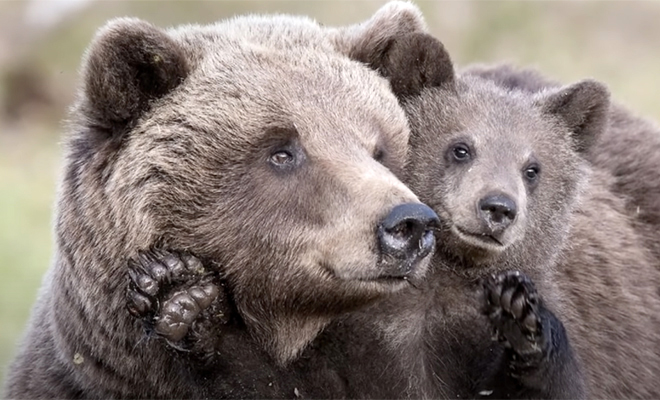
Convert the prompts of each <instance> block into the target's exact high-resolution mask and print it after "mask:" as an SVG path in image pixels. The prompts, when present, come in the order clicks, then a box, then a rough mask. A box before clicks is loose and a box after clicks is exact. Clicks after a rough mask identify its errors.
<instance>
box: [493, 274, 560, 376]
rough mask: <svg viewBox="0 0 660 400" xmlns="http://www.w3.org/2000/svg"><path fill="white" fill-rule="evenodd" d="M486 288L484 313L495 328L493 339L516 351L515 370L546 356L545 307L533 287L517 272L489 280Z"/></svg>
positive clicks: (525, 277) (513, 355)
mask: <svg viewBox="0 0 660 400" xmlns="http://www.w3.org/2000/svg"><path fill="white" fill-rule="evenodd" d="M483 286H484V291H483V295H484V296H483V297H484V298H483V306H484V313H485V314H486V315H487V316H488V318H489V319H490V322H491V324H492V326H493V329H494V333H495V335H494V339H496V340H498V341H500V342H503V343H504V345H505V346H506V347H507V348H509V349H511V350H512V351H513V354H512V364H514V366H518V367H526V366H531V364H533V363H535V362H537V361H538V360H539V359H540V358H541V357H542V356H543V355H544V353H545V352H546V347H547V343H548V338H546V337H545V336H546V335H545V334H544V329H543V326H542V319H541V309H542V307H543V305H542V304H541V299H540V297H539V294H538V293H537V291H536V288H535V287H534V283H533V282H532V281H531V280H530V279H529V278H528V277H527V276H525V275H524V274H522V273H520V272H518V271H508V272H504V273H501V274H498V275H492V276H490V277H489V278H487V279H485V280H484V283H483ZM514 369H515V368H514Z"/></svg>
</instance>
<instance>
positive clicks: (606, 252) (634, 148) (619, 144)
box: [464, 65, 660, 398]
mask: <svg viewBox="0 0 660 400" xmlns="http://www.w3.org/2000/svg"><path fill="white" fill-rule="evenodd" d="M464 73H465V74H468V75H476V76H480V77H482V78H484V79H487V80H490V81H493V82H495V83H496V84H498V85H500V86H502V87H504V88H506V89H508V90H516V91H527V92H530V93H534V92H539V91H542V90H545V89H547V88H552V87H557V86H559V83H557V82H556V81H553V80H551V79H550V78H548V77H545V76H543V75H542V74H541V73H539V72H538V71H536V70H532V69H517V68H515V67H513V66H510V65H496V66H483V65H475V66H470V67H468V68H466V69H465V71H464ZM608 117H609V119H608V124H607V126H606V129H605V130H604V132H603V133H602V134H601V135H600V138H599V140H597V141H596V143H595V145H594V146H593V148H592V149H591V151H590V152H589V154H588V158H589V160H590V161H591V162H592V164H593V166H594V168H595V169H596V172H595V175H596V176H595V177H594V178H593V182H594V183H593V184H592V185H591V186H590V190H588V191H587V193H586V197H587V198H586V199H585V204H595V205H597V207H595V206H592V207H590V208H589V207H585V206H583V207H581V208H580V211H579V212H578V213H577V219H578V223H576V224H575V225H576V227H575V228H574V233H573V234H572V238H573V239H572V246H571V248H570V251H569V252H568V253H567V254H566V255H565V256H564V260H565V261H564V262H563V263H562V264H560V270H559V276H558V278H557V279H558V282H560V284H561V287H562V289H563V290H562V292H563V291H565V292H566V293H567V294H566V295H565V299H567V300H568V305H569V309H570V310H572V311H571V312H570V313H568V314H567V315H569V316H570V318H571V319H572V321H571V320H569V321H568V322H567V324H568V326H569V330H572V331H574V332H576V337H577V338H583V339H579V340H578V339H577V338H576V347H578V349H579V352H580V354H581V355H582V358H583V359H584V361H585V365H586V366H587V370H588V373H589V375H590V381H591V388H592V394H593V395H594V397H596V398H630V397H634V398H657V397H658V396H660V389H659V388H658V385H657V376H659V375H658V374H660V350H658V349H660V334H659V333H658V330H657V326H658V320H659V316H660V307H659V305H658V302H659V300H658V299H659V298H660V248H659V247H658V246H660V242H659V241H658V229H660V129H658V127H657V124H654V123H652V122H651V121H648V120H644V119H642V118H639V117H637V116H635V115H633V114H632V113H631V112H630V111H628V110H626V109H625V108H624V107H622V106H620V105H618V104H612V105H611V107H610V108H609V111H608ZM651 266H655V268H656V270H653V268H652V267H651ZM640 349H649V350H648V351H646V350H644V351H641V350H640Z"/></svg>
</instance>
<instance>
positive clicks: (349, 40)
mask: <svg viewBox="0 0 660 400" xmlns="http://www.w3.org/2000/svg"><path fill="white" fill-rule="evenodd" d="M427 31H428V29H427V28H426V22H425V21H424V17H423V16H422V12H421V11H420V10H419V8H417V7H416V6H415V5H413V4H411V3H408V2H404V1H392V2H389V3H387V4H385V5H384V6H382V7H381V8H380V9H378V11H376V13H375V14H374V15H373V16H372V17H371V18H369V19H368V20H367V21H365V22H363V23H361V24H357V25H353V26H349V27H346V28H343V29H341V30H340V34H339V38H338V42H339V47H340V51H342V52H344V53H345V54H347V55H348V56H349V57H350V58H353V59H356V60H361V61H364V60H369V59H371V58H372V56H371V55H372V54H379V53H382V52H383V51H385V48H386V47H388V46H389V43H390V42H391V41H392V39H394V38H396V37H400V36H402V35H407V34H409V33H414V32H427Z"/></svg>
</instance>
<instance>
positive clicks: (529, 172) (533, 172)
mask: <svg viewBox="0 0 660 400" xmlns="http://www.w3.org/2000/svg"><path fill="white" fill-rule="evenodd" d="M540 172H541V169H540V168H539V166H538V165H530V166H528V167H527V168H525V171H524V172H523V175H525V179H527V180H528V181H529V182H530V183H533V182H536V180H537V179H538V177H539V173H540Z"/></svg>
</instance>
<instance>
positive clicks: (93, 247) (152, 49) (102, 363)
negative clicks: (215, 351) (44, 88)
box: [5, 4, 428, 398]
mask: <svg viewBox="0 0 660 400" xmlns="http://www.w3.org/2000/svg"><path fill="white" fill-rule="evenodd" d="M397 7H399V8H400V9H402V10H403V11H402V12H401V15H403V16H405V15H407V11H406V10H408V9H411V7H410V6H408V5H406V4H399V5H398V6H396V5H395V7H391V9H392V10H393V11H396V8H397ZM337 32H338V31H337V30H335V29H325V28H321V27H319V26H318V25H317V24H316V23H314V22H312V21H310V20H307V19H304V18H294V17H285V16H274V17H256V16H254V17H243V18H236V19H233V20H229V21H226V22H221V23H218V24H215V25H210V26H185V27H181V28H178V29H173V30H167V31H166V30H162V29H159V28H156V27H154V26H152V25H150V24H148V23H146V22H143V21H140V20H136V19H117V20H114V21H111V22H109V23H108V24H107V25H106V26H105V27H104V28H102V29H101V30H100V31H99V32H98V34H97V36H96V38H95V39H94V40H93V42H92V44H91V46H90V47H89V50H88V51H87V53H86V55H85V59H84V61H83V68H82V84H81V88H80V91H79V95H78V100H77V103H76V105H75V107H74V109H73V112H72V124H71V127H70V135H69V137H68V138H67V141H66V143H67V148H68V152H67V155H66V162H65V173H64V176H63V179H62V182H61V185H60V190H59V200H58V210H57V214H56V218H55V233H56V238H57V249H56V253H55V257H54V262H53V265H52V267H51V269H50V270H49V272H48V274H47V275H46V278H45V280H44V283H43V287H42V289H41V292H40V295H39V299H38V301H37V303H36V305H35V307H34V310H33V314H32V319H31V322H30V325H29V327H28V331H27V334H26V337H25V339H24V342H23V345H22V347H21V349H20V351H19V353H18V356H17V358H16V360H15V361H14V363H13V364H12V366H11V367H10V372H9V377H8V381H7V385H6V389H5V390H6V392H5V396H7V397H10V398H46V397H48V398H54V397H56V398H98V397H106V398H107V397H123V398H138V397H149V398H186V397H227V396H231V397H255V396H258V397H264V396H287V397H291V396H293V395H294V394H300V393H301V392H302V390H303V389H299V388H298V386H297V383H296V382H297V381H298V378H299V375H300V374H301V373H300V372H299V371H307V369H303V368H301V369H295V368H293V367H292V368H291V369H289V370H284V369H283V367H282V365H284V364H287V363H290V362H291V360H292V359H294V358H295V357H296V356H298V355H299V354H300V352H301V351H302V350H303V349H304V348H305V347H306V346H307V344H308V343H309V342H310V341H311V340H312V339H314V338H315V337H316V336H317V335H318V333H319V332H320V331H321V330H322V329H323V327H325V326H326V325H328V324H329V323H331V322H332V321H334V320H336V319H338V318H341V317H342V316H343V315H345V314H346V313H347V312H349V311H351V310H355V309H358V308H360V307H366V306H368V305H369V304H371V303H373V302H374V301H376V300H377V299H379V298H381V297H383V296H385V295H390V294H393V293H396V292H397V291H400V290H402V289H404V288H407V287H408V286H409V285H408V282H409V280H412V281H415V280H418V279H419V278H421V277H422V276H423V275H424V273H425V270H426V265H427V264H428V263H427V262H417V263H415V264H412V265H408V266H407V267H408V268H409V269H410V270H409V271H408V272H409V273H408V275H407V276H406V278H407V279H409V280H404V279H389V278H387V277H384V276H383V273H384V272H383V269H382V266H383V265H385V264H387V263H388V262H389V261H390V260H387V259H385V258H386V257H384V256H383V254H382V252H381V249H380V248H379V245H378V240H377V238H376V234H375V233H376V227H377V226H378V224H379V223H380V221H381V220H382V219H383V218H384V217H385V216H386V215H388V213H390V211H391V210H392V209H393V207H395V206H397V205H399V204H402V203H419V202H418V200H417V197H416V196H415V195H414V194H413V193H412V192H411V191H410V190H409V189H408V188H407V187H406V186H404V185H403V184H402V183H401V182H400V180H398V179H397V178H396V177H395V175H394V173H393V172H392V171H394V172H397V171H399V172H400V171H401V170H402V168H403V164H404V159H405V155H406V143H407V140H408V135H409V130H408V127H407V123H406V119H405V115H404V114H403V111H402V110H401V108H400V107H399V105H398V103H397V100H396V98H395V97H394V96H393V94H392V93H391V91H390V90H389V87H388V83H387V81H386V80H385V79H383V78H381V77H380V76H378V74H377V73H375V72H374V71H371V70H369V69H368V68H365V67H364V66H363V65H360V64H359V63H357V62H355V61H351V60H349V59H348V58H347V57H345V56H343V55H341V54H339V53H338V52H337V48H338V43H339V42H338V39H337V37H338V33H337ZM154 244H158V245H160V246H162V247H166V248H173V249H182V250H187V251H190V252H193V253H195V254H196V255H198V256H199V257H201V258H202V259H203V260H207V261H208V263H207V264H206V265H207V266H208V267H209V269H210V270H211V271H212V272H216V273H217V272H218V271H219V266H222V272H223V276H224V277H225V279H226V281H227V282H228V284H229V285H230V287H231V296H232V297H231V298H232V301H233V304H234V306H235V309H236V310H237V312H238V313H239V314H240V316H241V321H242V324H243V325H242V326H239V327H238V328H237V329H238V333H237V334H236V335H233V334H232V332H231V331H229V332H228V333H227V334H226V335H224V336H223V338H222V340H223V343H224V345H226V347H225V348H226V349H231V350H232V351H234V352H236V353H238V354H242V356H243V357H242V358H236V357H234V358H231V357H230V358H229V359H228V361H227V362H226V363H224V364H222V365H221V366H220V367H218V369H217V370H216V372H217V373H218V374H219V376H220V377H221V378H222V379H220V380H219V381H218V380H214V377H213V376H208V375H205V374H204V373H201V372H200V371H199V370H196V369H195V368H194V364H190V363H189V360H188V359H187V358H185V357H180V356H179V355H178V354H176V353H174V352H171V351H169V349H167V348H166V346H164V344H163V343H162V342H161V341H157V340H145V338H144V335H143V326H142V324H141V322H140V321H139V320H136V319H134V318H132V317H131V315H130V314H129V313H128V312H127V310H126V308H125V307H126V298H125V295H126V292H127V284H128V279H127V269H126V261H127V259H128V257H130V256H133V255H134V254H135V251H136V249H147V248H149V247H151V246H152V245H154ZM381 278H383V279H381ZM211 292H212V291H211ZM211 292H209V293H211ZM245 331H247V332H248V334H245ZM314 346H317V347H318V346H321V347H323V345H322V344H319V342H317V343H315V345H314ZM330 346H334V344H331V345H330ZM328 351H329V350H325V348H324V349H322V350H320V352H321V353H324V352H328ZM356 353H357V352H356ZM327 359H328V358H327V357H326V358H318V359H315V360H318V361H314V363H316V364H310V365H312V366H310V367H309V368H310V369H312V370H313V369H314V368H316V371H319V372H318V374H319V375H323V374H325V375H329V376H330V377H329V378H325V379H315V378H314V372H310V377H307V378H305V380H304V381H305V382H313V383H314V385H315V387H316V388H318V389H317V390H318V391H317V392H311V393H315V394H316V395H317V396H323V397H327V396H330V395H332V396H342V395H344V393H343V392H342V390H343V389H342V387H343V383H342V381H341V380H338V379H337V378H335V373H334V372H332V371H331V372H328V373H326V372H325V369H324V368H325V367H324V363H325V362H326V361H325V360H327ZM264 360H267V362H265V361H264ZM317 364H318V366H317V367H314V365H317ZM305 368H307V367H305ZM246 371H248V372H247V373H246ZM285 372H286V374H285V377H284V378H281V379H280V378H276V377H277V376H278V374H279V373H285ZM317 382H319V383H317ZM326 387H331V388H333V389H336V388H339V389H338V390H337V391H334V392H333V391H325V392H324V391H323V390H326ZM328 390H329V389H328ZM308 395H309V393H308Z"/></svg>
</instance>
